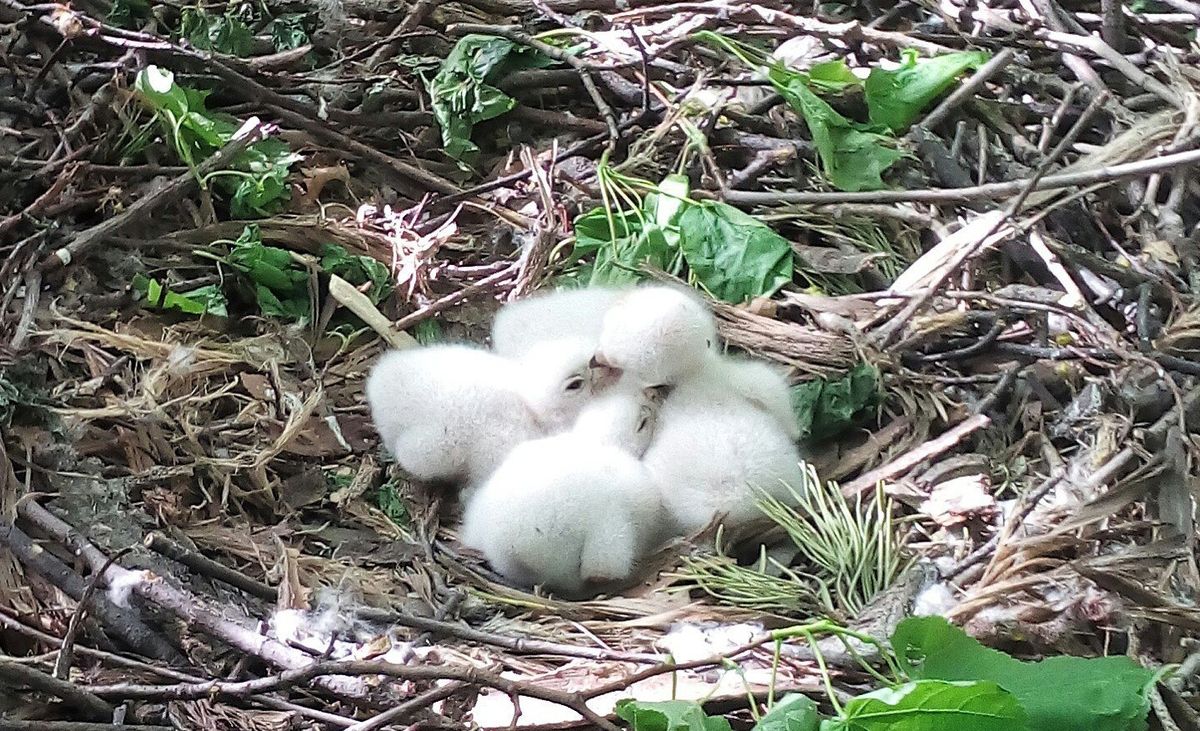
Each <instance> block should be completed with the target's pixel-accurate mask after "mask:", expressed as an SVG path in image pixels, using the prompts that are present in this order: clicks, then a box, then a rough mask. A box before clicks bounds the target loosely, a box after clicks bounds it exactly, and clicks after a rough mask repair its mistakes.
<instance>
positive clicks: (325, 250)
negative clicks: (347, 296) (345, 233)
mask: <svg viewBox="0 0 1200 731" xmlns="http://www.w3.org/2000/svg"><path fill="white" fill-rule="evenodd" d="M321 269H322V270H324V271H326V272H328V273H330V274H336V275H338V276H339V277H341V278H342V279H345V280H346V281H347V282H349V283H350V284H353V285H354V286H355V287H361V286H363V285H365V284H367V283H368V282H369V283H370V284H371V287H370V288H369V289H368V290H367V292H366V295H367V298H368V299H370V300H371V302H372V303H374V304H379V303H380V302H381V301H382V300H383V297H384V295H385V294H387V292H388V291H389V290H390V289H391V287H390V284H389V283H390V279H391V278H390V277H389V275H388V269H387V267H385V266H384V265H383V264H382V263H380V262H379V261H377V260H375V259H372V258H371V257H369V256H358V255H354V254H350V253H349V252H348V251H346V250H345V249H344V248H343V247H341V246H338V245H336V244H325V245H324V246H322V247H321Z"/></svg>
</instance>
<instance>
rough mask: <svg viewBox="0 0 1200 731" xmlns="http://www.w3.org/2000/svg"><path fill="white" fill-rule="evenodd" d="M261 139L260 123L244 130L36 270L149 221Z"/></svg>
mask: <svg viewBox="0 0 1200 731" xmlns="http://www.w3.org/2000/svg"><path fill="white" fill-rule="evenodd" d="M263 137H264V134H263V127H262V125H261V124H256V125H254V126H253V127H251V128H250V129H248V130H244V131H243V133H242V135H241V136H239V137H236V138H234V139H233V140H230V142H229V144H227V145H225V146H224V147H222V148H221V149H220V150H218V151H217V152H215V153H214V154H213V155H211V156H210V157H209V158H208V159H207V160H205V161H204V162H202V163H200V164H199V165H198V166H196V171H195V173H193V172H192V171H191V170H189V171H188V172H186V173H183V174H182V175H177V176H176V177H175V178H173V179H172V180H171V181H170V182H168V183H167V184H166V185H164V186H162V187H161V188H159V189H158V190H155V191H152V192H150V193H147V194H146V195H144V196H142V197H141V198H138V199H137V200H136V201H134V202H133V204H132V205H130V206H129V207H128V208H126V209H125V210H124V211H121V212H120V213H119V214H117V215H115V216H113V217H112V218H107V219H105V220H103V221H101V222H100V223H98V224H96V225H95V226H92V227H91V228H89V229H87V230H86V231H84V232H82V233H80V234H79V235H77V236H76V237H75V238H74V239H72V240H71V242H70V243H68V244H67V245H66V246H64V247H62V248H61V249H59V250H58V251H55V252H54V253H52V254H50V255H49V256H47V257H46V258H45V259H43V260H42V262H41V264H40V265H39V268H40V269H41V270H42V271H43V272H50V271H54V270H57V269H60V268H62V267H64V266H66V265H68V264H70V263H71V262H72V261H74V260H76V259H78V258H79V257H80V256H82V255H83V254H85V253H87V251H88V250H89V249H91V248H93V247H95V246H98V245H100V244H102V243H104V241H105V240H107V239H108V238H109V237H111V236H115V235H116V234H118V233H120V232H121V231H122V230H124V229H125V228H126V227H128V226H129V225H130V224H133V223H137V222H139V221H142V220H144V219H146V218H149V217H150V216H151V215H152V214H153V213H154V211H155V210H156V209H157V208H158V207H159V206H161V205H163V204H164V203H167V202H168V201H178V200H179V199H180V198H182V197H183V196H184V195H185V194H186V193H188V192H189V191H190V190H191V188H192V186H194V185H196V184H197V183H198V181H200V180H203V179H204V177H205V176H206V175H208V174H209V173H212V172H215V171H217V170H223V169H225V168H227V167H229V164H230V163H232V162H233V159H234V158H235V157H237V156H238V155H239V154H240V153H241V152H242V151H243V150H245V149H246V148H247V147H249V146H250V145H252V144H254V143H255V142H258V141H259V140H261V139H263Z"/></svg>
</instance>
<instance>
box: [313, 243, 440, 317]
mask: <svg viewBox="0 0 1200 731" xmlns="http://www.w3.org/2000/svg"><path fill="white" fill-rule="evenodd" d="M321 269H322V270H324V271H326V272H328V273H330V274H336V275H338V276H339V277H341V278H342V279H345V280H346V281H347V282H349V283H350V284H353V285H354V286H355V287H362V286H363V285H365V284H368V283H370V285H371V286H370V288H368V289H367V291H366V295H367V298H368V299H370V300H371V302H373V303H374V304H379V303H380V302H381V301H382V300H383V297H384V295H385V294H387V292H388V290H389V289H390V285H389V281H390V277H389V275H388V269H387V267H385V266H384V265H383V264H382V263H380V262H379V261H377V260H375V259H372V258H371V257H369V256H358V255H355V254H351V253H349V252H348V251H346V250H345V249H344V248H343V247H341V246H338V245H336V244H325V245H324V246H322V247H321ZM425 322H432V321H431V320H426V321H425Z"/></svg>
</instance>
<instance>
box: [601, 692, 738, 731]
mask: <svg viewBox="0 0 1200 731" xmlns="http://www.w3.org/2000/svg"><path fill="white" fill-rule="evenodd" d="M616 714H617V717H618V718H620V719H621V720H623V721H625V722H626V723H628V724H629V727H630V729H631V731H730V726H729V721H727V720H725V719H724V718H721V717H719V716H717V717H714V716H709V715H707V714H705V713H704V709H703V708H701V707H700V704H699V703H696V702H695V701H657V702H653V703H651V702H642V701H636V700H633V699H625V700H620V701H617V706H616Z"/></svg>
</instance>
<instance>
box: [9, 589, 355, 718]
mask: <svg viewBox="0 0 1200 731" xmlns="http://www.w3.org/2000/svg"><path fill="white" fill-rule="evenodd" d="M0 626H2V627H5V628H7V629H9V630H12V631H13V632H19V633H20V634H23V635H25V636H27V637H31V638H33V639H35V640H37V641H38V642H44V643H45V644H47V645H48V646H50V647H61V646H62V640H60V639H59V638H57V637H55V636H54V635H49V634H46V633H45V632H42V631H41V630H39V629H35V628H33V627H30V626H28V625H25V624H23V623H21V622H20V621H18V620H17V618H15V617H12V616H10V615H9V614H8V613H7V612H6V611H5V609H4V608H3V607H0ZM75 650H76V652H77V653H78V654H80V655H87V656H88V657H91V658H95V659H96V660H99V661H100V662H104V663H109V664H112V665H116V666H118V667H123V668H129V669H132V670H139V671H141V672H144V673H148V674H150V675H157V676H158V677H160V678H166V679H167V680H175V681H180V682H184V683H203V682H204V681H205V678H201V677H198V676H195V675H190V674H188V673H183V672H180V671H178V670H172V669H170V668H167V667H162V666H160V665H151V664H150V663H146V662H142V661H140V660H134V659H132V658H128V657H125V656H123V655H117V654H114V653H111V652H105V651H104V650H97V649H94V648H91V647H84V646H82V645H81V646H77V647H76V648H75ZM254 702H255V703H258V704H259V705H262V706H266V707H267V708H273V709H275V710H277V711H286V712H288V713H295V714H297V715H299V716H304V717H305V718H311V719H313V720H314V721H320V722H321V723H326V724H329V725H331V726H337V727H339V728H344V727H347V726H352V725H353V724H354V721H353V720H351V719H349V718H346V717H344V716H339V715H337V714H335V713H328V712H326V711H320V710H317V709H315V708H306V707H305V706H300V705H297V704H295V703H291V702H289V701H285V700H282V699H280V698H275V697H272V696H259V697H257V698H255V699H254ZM105 728H106V729H111V728H112V726H111V725H108V724H106V725H105ZM0 731H2V727H0Z"/></svg>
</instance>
